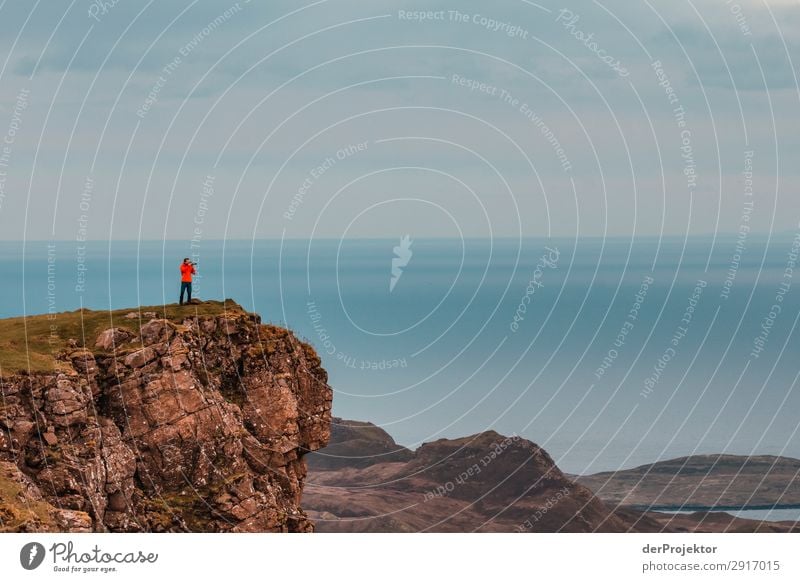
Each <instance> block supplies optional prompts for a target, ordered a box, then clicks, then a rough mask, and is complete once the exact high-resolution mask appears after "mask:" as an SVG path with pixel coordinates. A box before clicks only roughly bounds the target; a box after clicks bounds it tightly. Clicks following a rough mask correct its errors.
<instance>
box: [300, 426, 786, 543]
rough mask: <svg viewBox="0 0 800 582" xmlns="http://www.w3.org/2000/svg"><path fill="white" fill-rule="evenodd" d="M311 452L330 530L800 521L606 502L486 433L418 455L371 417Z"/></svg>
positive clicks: (716, 527)
mask: <svg viewBox="0 0 800 582" xmlns="http://www.w3.org/2000/svg"><path fill="white" fill-rule="evenodd" d="M332 426H333V428H332V436H331V444H330V445H329V446H328V447H327V448H325V449H322V450H320V451H318V452H316V453H313V454H311V455H309V456H308V457H307V459H308V466H309V477H308V481H307V484H306V488H305V490H304V494H303V506H304V507H305V508H306V510H307V511H308V513H309V515H310V516H311V517H312V518H313V519H314V520H315V521H316V523H317V531H323V532H354V531H356V532H358V531H360V532H416V531H441V532H462V531H481V532H555V531H563V532H595V531H598V532H629V531H630V532H661V531H665V532H687V531H697V532H715V531H743V532H753V531H776V532H777V531H792V530H793V529H794V530H796V529H797V526H796V524H792V523H777V524H776V523H769V522H759V521H752V520H745V519H739V518H734V517H732V516H730V515H727V514H719V513H706V512H698V513H694V514H691V515H678V516H670V515H667V514H663V513H657V512H644V511H641V510H638V509H636V508H630V507H619V506H618V505H617V504H612V503H606V502H604V501H603V500H602V499H600V498H598V497H597V496H595V495H594V493H592V491H591V490H590V489H589V488H588V487H586V486H585V485H583V484H581V483H580V482H576V481H574V480H573V479H572V478H571V477H569V476H567V475H565V474H564V473H562V472H561V471H560V470H559V469H558V467H557V466H556V464H555V463H554V462H553V459H551V458H550V456H549V455H548V454H547V452H546V451H544V450H543V449H541V448H540V447H538V446H537V445H536V444H534V443H532V442H530V441H528V440H525V439H522V438H519V437H505V436H502V435H500V434H497V433H495V432H491V431H490V432H484V433H480V434H477V435H473V436H470V437H465V438H461V439H454V440H448V439H441V440H437V441H434V442H431V443H425V444H423V445H422V446H421V447H420V448H419V449H417V450H416V451H410V450H408V449H406V448H404V447H402V446H399V445H397V444H396V443H395V442H394V440H393V439H392V438H391V436H389V435H388V434H387V433H386V432H385V431H383V430H382V429H380V428H379V427H376V426H374V425H372V424H370V423H364V422H355V421H349V420H342V419H338V418H334V419H333V422H332Z"/></svg>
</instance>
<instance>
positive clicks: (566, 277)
mask: <svg viewBox="0 0 800 582" xmlns="http://www.w3.org/2000/svg"><path fill="white" fill-rule="evenodd" d="M799 249H800V237H798V236H797V233H794V232H785V233H774V234H772V235H770V236H764V237H760V238H759V237H755V236H749V237H746V238H744V239H743V238H742V237H741V236H716V237H713V236H706V237H694V238H681V237H671V238H666V237H633V238H574V239H537V238H525V239H414V238H413V237H411V236H409V237H404V236H398V237H392V238H388V237H387V238H386V239H357V238H356V239H342V240H334V239H321V240H299V239H291V240H280V239H265V240H252V241H251V240H218V241H210V240H203V241H194V242H193V241H179V240H167V241H117V240H113V241H92V242H77V241H26V242H23V241H11V242H2V243H0V281H2V284H0V316H2V317H15V316H20V315H25V314H29V315H32V314H41V313H48V312H57V311H65V310H74V309H78V308H80V307H84V308H89V309H94V310H108V309H121V308H128V307H134V306H137V305H161V304H164V303H174V302H176V301H177V299H178V292H179V286H180V278H179V272H178V266H179V263H180V262H181V260H182V259H183V258H184V257H186V256H188V257H191V258H192V259H193V260H195V261H196V262H197V269H198V276H197V278H196V280H195V289H194V292H195V297H198V298H200V299H222V298H231V299H234V300H235V301H237V302H238V303H240V304H241V305H242V306H244V307H245V308H247V309H248V310H252V311H255V312H258V313H260V314H261V316H262V318H263V320H264V321H265V322H273V323H276V324H280V325H285V326H288V327H289V328H291V329H292V330H294V332H295V333H296V334H297V335H298V336H299V337H301V338H304V339H305V340H306V341H308V342H310V343H311V344H313V345H314V346H315V347H316V349H317V351H318V352H319V353H320V355H321V357H322V361H323V365H324V366H325V368H326V369H327V370H328V373H329V378H330V379H329V383H330V384H331V386H332V387H333V388H334V391H335V393H334V413H335V415H337V416H340V417H343V418H348V419H355V420H364V421H370V422H373V423H375V424H377V425H379V426H381V427H383V428H384V429H385V430H386V431H388V432H389V434H391V435H392V436H393V437H394V438H395V440H396V441H397V442H398V443H401V444H402V445H405V446H407V447H411V448H415V447H417V446H419V445H420V444H422V443H424V442H429V441H433V440H436V439H440V438H454V437H461V436H465V435H470V434H474V433H478V432H482V431H488V430H494V431H496V432H498V433H500V434H502V435H519V436H522V437H525V438H527V439H530V440H532V441H534V442H536V443H537V444H539V445H540V446H542V447H543V448H544V449H545V450H547V451H548V452H549V453H550V455H551V456H552V457H553V458H554V459H555V460H556V462H557V463H558V464H559V466H560V467H561V468H562V469H563V470H564V471H567V472H569V473H581V474H587V473H593V472H596V471H607V470H614V469H620V468H628V467H634V466H638V465H642V464H645V463H652V462H655V461H658V460H664V459H669V458H674V457H679V456H685V455H691V454H704V453H730V454H745V455H748V454H759V455H783V456H789V457H800V435H799V434H798V428H799V427H798V423H799V422H800V415H798V414H797V411H798V410H800V389H798V374H800V357H799V356H798V355H799V354H800V341H799V340H798V333H797V324H798V318H799V317H800V270H799V269H798V265H797V260H798V250H799ZM498 438H499V437H498ZM792 515H794V516H797V513H796V512H795V513H794V514H792Z"/></svg>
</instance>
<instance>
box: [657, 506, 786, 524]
mask: <svg viewBox="0 0 800 582" xmlns="http://www.w3.org/2000/svg"><path fill="white" fill-rule="evenodd" d="M724 512H725V513H730V514H731V515H735V516H736V517H741V518H744V519H756V520H759V521H800V507H795V508H792V509H738V510H734V509H726V510H725V511H724ZM660 513H673V514H674V513H693V512H692V511H662V512H660ZM715 513H716V512H715Z"/></svg>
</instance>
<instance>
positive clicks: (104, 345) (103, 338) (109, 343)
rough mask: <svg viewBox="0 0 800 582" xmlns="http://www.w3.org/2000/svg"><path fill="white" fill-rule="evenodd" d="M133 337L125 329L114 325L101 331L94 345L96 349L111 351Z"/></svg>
mask: <svg viewBox="0 0 800 582" xmlns="http://www.w3.org/2000/svg"><path fill="white" fill-rule="evenodd" d="M134 315H135V314H134ZM133 337H134V335H133V334H132V333H131V332H130V331H128V330H127V329H122V328H119V327H114V328H111V329H107V330H105V331H103V332H101V333H100V335H98V336H97V341H95V344H94V345H95V347H96V348H98V349H101V350H103V351H106V352H111V351H114V350H115V349H117V348H118V347H119V346H121V345H122V344H124V343H125V342H127V341H129V340H130V339H131V338H133Z"/></svg>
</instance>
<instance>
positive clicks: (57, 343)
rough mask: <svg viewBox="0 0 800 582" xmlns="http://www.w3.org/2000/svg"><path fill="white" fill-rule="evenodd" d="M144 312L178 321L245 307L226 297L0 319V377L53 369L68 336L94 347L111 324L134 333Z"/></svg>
mask: <svg viewBox="0 0 800 582" xmlns="http://www.w3.org/2000/svg"><path fill="white" fill-rule="evenodd" d="M131 312H133V313H136V314H137V317H136V318H132V319H126V318H125V316H126V315H128V314H129V313H131ZM146 312H153V313H156V314H157V315H156V317H158V318H166V319H169V320H170V321H174V322H176V323H179V322H181V321H183V320H184V319H186V318H187V317H192V316H200V315H222V314H223V313H244V312H245V310H244V308H242V306H241V305H239V304H238V303H236V302H235V301H233V300H231V299H226V300H225V301H203V302H202V303H198V304H192V305H178V304H177V303H173V304H171V305H166V306H164V305H152V306H148V307H139V308H135V307H134V308H128V309H118V310H116V311H94V310H91V309H83V310H80V309H79V310H77V311H67V312H63V313H55V314H52V315H50V314H44V315H33V316H27V317H13V318H10V319H0V377H2V376H8V375H10V374H14V373H17V372H20V371H26V370H30V371H31V372H52V371H54V370H57V369H58V368H57V364H58V362H57V361H56V359H55V355H56V354H57V353H58V352H59V351H61V350H63V349H65V348H66V347H67V342H68V340H70V339H74V340H75V341H76V342H77V344H78V346H84V345H85V346H86V347H87V348H89V349H90V350H94V344H95V341H96V339H97V336H98V335H99V334H100V332H102V331H104V330H106V329H109V328H111V327H120V328H123V329H127V330H129V331H132V332H133V333H137V334H138V333H139V327H140V325H141V324H142V323H147V322H148V321H150V319H152V317H145V316H144V313H146ZM26 338H27V341H26Z"/></svg>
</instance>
